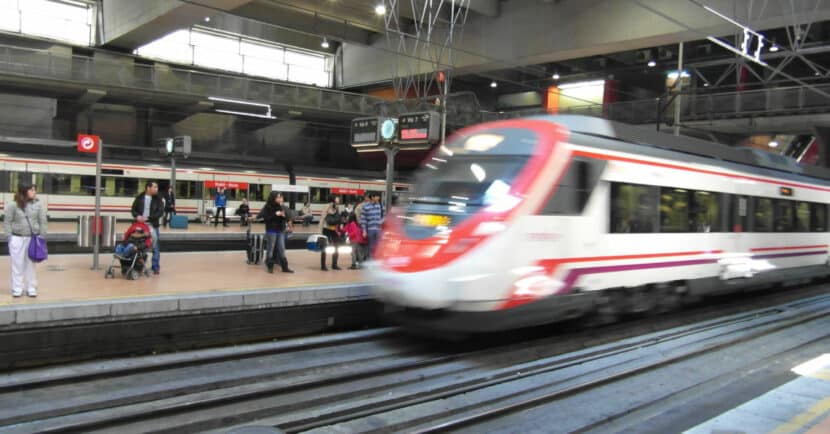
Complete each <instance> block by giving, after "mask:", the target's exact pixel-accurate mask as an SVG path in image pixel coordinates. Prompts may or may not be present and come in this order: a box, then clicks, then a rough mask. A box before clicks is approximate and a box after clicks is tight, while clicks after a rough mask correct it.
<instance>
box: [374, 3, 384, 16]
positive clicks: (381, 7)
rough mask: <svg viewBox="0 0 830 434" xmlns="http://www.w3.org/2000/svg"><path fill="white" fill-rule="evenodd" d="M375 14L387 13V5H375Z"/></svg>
mask: <svg viewBox="0 0 830 434" xmlns="http://www.w3.org/2000/svg"><path fill="white" fill-rule="evenodd" d="M375 15H386V6H385V5H383V4H379V5H377V6H375Z"/></svg>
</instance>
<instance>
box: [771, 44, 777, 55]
mask: <svg viewBox="0 0 830 434" xmlns="http://www.w3.org/2000/svg"><path fill="white" fill-rule="evenodd" d="M769 51H770V52H771V53H775V52H777V51H778V46H777V45H775V44H773V45H772V47H769Z"/></svg>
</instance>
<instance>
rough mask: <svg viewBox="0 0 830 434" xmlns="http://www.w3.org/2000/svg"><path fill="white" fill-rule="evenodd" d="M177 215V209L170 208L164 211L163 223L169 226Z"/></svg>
mask: <svg viewBox="0 0 830 434" xmlns="http://www.w3.org/2000/svg"><path fill="white" fill-rule="evenodd" d="M174 215H176V210H174V209H168V210H165V211H164V222H163V223H162V225H163V226H167V225H168V224H169V223H170V219H171V218H173V216H174Z"/></svg>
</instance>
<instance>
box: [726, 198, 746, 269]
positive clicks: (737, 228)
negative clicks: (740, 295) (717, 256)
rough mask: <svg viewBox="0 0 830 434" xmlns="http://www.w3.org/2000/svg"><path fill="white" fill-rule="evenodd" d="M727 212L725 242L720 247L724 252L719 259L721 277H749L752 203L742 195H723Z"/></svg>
mask: <svg viewBox="0 0 830 434" xmlns="http://www.w3.org/2000/svg"><path fill="white" fill-rule="evenodd" d="M723 202H724V205H725V209H727V210H728V211H729V212H728V213H726V214H727V227H726V234H725V237H724V240H725V244H724V245H723V246H722V247H721V249H722V250H723V252H724V253H725V255H724V258H723V259H721V270H720V274H721V276H720V277H721V279H725V280H726V279H733V278H741V277H750V274H751V270H752V258H751V257H750V252H751V249H752V247H753V246H752V245H751V243H752V237H751V233H750V232H749V231H751V230H753V228H751V227H750V219H749V216H750V213H751V212H752V209H751V208H752V206H753V204H752V203H751V201H750V200H749V197H747V196H744V195H724V201H723Z"/></svg>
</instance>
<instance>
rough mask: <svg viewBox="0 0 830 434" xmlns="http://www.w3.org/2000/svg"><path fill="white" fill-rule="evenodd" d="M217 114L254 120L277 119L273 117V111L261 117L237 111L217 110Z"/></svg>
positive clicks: (257, 114)
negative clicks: (247, 117)
mask: <svg viewBox="0 0 830 434" xmlns="http://www.w3.org/2000/svg"><path fill="white" fill-rule="evenodd" d="M215 111H216V113H226V114H229V115H239V116H250V117H252V118H261V119H276V118H277V117H276V116H273V115H271V110H268V113H266V114H264V115H261V114H259V113H248V112H239V111H236V110H219V109H217V110H215Z"/></svg>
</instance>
